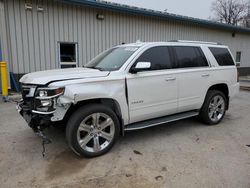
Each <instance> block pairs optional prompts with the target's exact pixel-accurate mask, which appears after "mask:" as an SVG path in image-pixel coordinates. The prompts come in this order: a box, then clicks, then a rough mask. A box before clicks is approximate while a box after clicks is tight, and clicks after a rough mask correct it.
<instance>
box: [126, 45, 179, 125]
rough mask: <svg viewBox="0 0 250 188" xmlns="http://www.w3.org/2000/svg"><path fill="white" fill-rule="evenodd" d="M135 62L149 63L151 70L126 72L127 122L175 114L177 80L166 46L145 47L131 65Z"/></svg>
mask: <svg viewBox="0 0 250 188" xmlns="http://www.w3.org/2000/svg"><path fill="white" fill-rule="evenodd" d="M137 62H150V63H151V69H150V70H147V71H142V72H138V73H136V74H132V73H128V75H127V89H128V103H129V113H130V123H133V122H137V121H142V120H146V119H151V118H156V117H161V116H165V115H169V114H173V113H176V112H177V79H176V74H175V73H174V71H173V70H172V69H171V68H172V58H171V55H170V53H169V48H168V47H166V46H157V47H152V48H150V49H147V50H146V51H145V52H143V53H142V54H141V55H140V56H139V58H138V59H137V60H136V61H135V62H134V64H133V66H135V64H136V63H137ZM133 66H132V67H133Z"/></svg>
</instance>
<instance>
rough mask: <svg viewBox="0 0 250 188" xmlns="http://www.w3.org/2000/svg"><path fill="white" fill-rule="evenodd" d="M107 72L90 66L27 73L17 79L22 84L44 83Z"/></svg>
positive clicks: (101, 75)
mask: <svg viewBox="0 0 250 188" xmlns="http://www.w3.org/2000/svg"><path fill="white" fill-rule="evenodd" d="M108 74H109V71H99V70H97V69H90V68H69V69H55V70H46V71H39V72H33V73H29V74H26V75H24V76H23V77H22V78H21V79H20V80H19V81H20V82H21V83H24V84H39V85H45V84H48V83H50V82H56V81H64V80H73V79H82V78H97V77H105V76H108Z"/></svg>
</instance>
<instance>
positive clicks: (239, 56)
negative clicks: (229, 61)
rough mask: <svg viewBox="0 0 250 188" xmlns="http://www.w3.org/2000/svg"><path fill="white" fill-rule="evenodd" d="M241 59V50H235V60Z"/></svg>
mask: <svg viewBox="0 0 250 188" xmlns="http://www.w3.org/2000/svg"><path fill="white" fill-rule="evenodd" d="M240 61H241V52H236V62H237V63H240Z"/></svg>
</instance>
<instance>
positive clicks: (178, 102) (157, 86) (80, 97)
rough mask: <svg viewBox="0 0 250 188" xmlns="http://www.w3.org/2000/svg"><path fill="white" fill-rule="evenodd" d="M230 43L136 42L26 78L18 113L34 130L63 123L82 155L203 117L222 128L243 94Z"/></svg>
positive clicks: (101, 152) (102, 150) (203, 119)
mask: <svg viewBox="0 0 250 188" xmlns="http://www.w3.org/2000/svg"><path fill="white" fill-rule="evenodd" d="M237 78H238V73H237V69H236V66H235V62H234V60H233V57H232V54H231V53H230V50H229V49H228V47H227V46H224V45H221V44H217V43H209V42H194V41H172V42H152V43H133V44H125V45H119V46H115V47H113V48H111V49H109V50H107V51H104V52H103V53H101V54H100V55H98V56H97V57H96V58H94V59H93V60H92V61H90V62H89V63H88V64H87V65H86V66H84V67H82V68H71V69H63V70H60V69H58V70H50V71H42V72H34V73H30V74H27V75H25V76H23V77H22V78H21V80H20V82H21V84H22V96H23V100H22V101H21V102H20V103H19V104H18V106H17V107H18V110H19V112H20V114H21V115H22V116H23V117H24V118H25V120H26V121H27V122H28V124H29V126H30V127H31V128H32V129H33V130H34V131H35V132H39V133H42V131H43V129H44V128H46V127H47V126H49V125H50V124H51V123H55V122H63V123H64V124H65V125H66V126H67V127H66V139H67V141H68V143H69V146H70V147H71V149H72V150H73V151H74V152H75V153H77V154H78V155H83V156H87V157H94V156H98V155H101V154H104V153H106V152H107V151H108V150H109V149H111V147H112V146H113V144H114V143H115V141H116V139H117V138H118V136H119V135H123V134H124V132H125V131H130V130H136V129H143V128H146V127H150V126H155V125H159V124H163V123H167V122H171V121H176V120H179V119H184V118H188V117H192V116H199V117H200V119H201V120H202V121H203V122H204V123H206V124H208V125H215V124H218V123H219V122H220V121H221V120H222V119H223V117H224V115H225V113H226V110H227V109H228V106H229V102H230V100H231V99H232V98H233V97H234V96H235V95H236V94H237V93H238V90H239V83H238V80H237Z"/></svg>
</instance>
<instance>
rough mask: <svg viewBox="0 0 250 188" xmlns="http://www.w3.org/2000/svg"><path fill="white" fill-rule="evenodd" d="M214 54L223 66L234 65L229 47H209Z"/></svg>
mask: <svg viewBox="0 0 250 188" xmlns="http://www.w3.org/2000/svg"><path fill="white" fill-rule="evenodd" d="M209 49H210V51H211V52H212V54H213V55H214V57H215V59H216V61H217V62H218V64H219V65H221V66H230V65H234V61H233V59H232V56H231V55H230V53H229V51H228V49H226V48H211V47H210V48H209Z"/></svg>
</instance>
